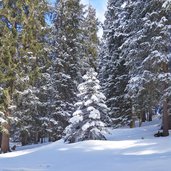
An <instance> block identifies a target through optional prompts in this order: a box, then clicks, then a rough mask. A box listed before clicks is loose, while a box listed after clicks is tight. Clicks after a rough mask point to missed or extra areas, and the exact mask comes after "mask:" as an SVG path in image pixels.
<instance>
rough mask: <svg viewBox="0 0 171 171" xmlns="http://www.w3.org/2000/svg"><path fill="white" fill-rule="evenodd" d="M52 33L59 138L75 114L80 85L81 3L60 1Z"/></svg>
mask: <svg viewBox="0 0 171 171" xmlns="http://www.w3.org/2000/svg"><path fill="white" fill-rule="evenodd" d="M55 13H56V15H55V18H54V22H53V24H54V27H53V30H52V34H53V35H54V36H53V40H52V46H53V47H54V48H53V53H52V63H53V64H52V67H53V68H52V70H53V71H52V76H51V78H52V85H53V90H54V93H53V105H54V106H55V107H54V109H53V112H52V115H53V118H54V120H55V121H56V122H58V124H59V125H57V126H58V128H60V129H59V136H61V135H62V132H63V130H64V128H65V127H66V126H67V124H68V119H69V117H70V115H71V113H72V111H73V110H74V106H73V104H74V102H75V101H76V99H77V97H76V91H77V89H76V88H77V85H78V82H80V81H81V70H82V67H81V60H82V57H83V55H82V49H83V48H82V47H83V43H82V41H83V40H82V39H83V38H82V36H83V30H82V25H83V19H84V12H83V5H82V4H81V3H80V0H65V1H64V0H59V1H57V3H56V7H55Z"/></svg>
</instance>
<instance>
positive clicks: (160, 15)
mask: <svg viewBox="0 0 171 171" xmlns="http://www.w3.org/2000/svg"><path fill="white" fill-rule="evenodd" d="M100 27H102V29H103V36H102V37H99V36H98V30H99V28H100ZM155 115H159V117H160V118H161V127H160V130H159V132H158V133H157V132H154V134H155V135H156V136H164V137H165V136H168V135H169V129H171V1H170V0H150V1H149V0H108V3H107V10H106V13H105V21H104V23H100V22H99V21H98V19H97V17H96V10H95V9H94V8H93V6H92V5H91V4H89V5H88V6H85V5H83V4H82V3H81V1H80V0H56V2H55V4H51V3H50V2H49V1H46V0H34V1H33V0H0V151H1V153H7V152H9V151H11V147H10V142H20V143H21V145H22V146H25V145H28V144H38V143H44V142H47V141H49V142H55V141H57V140H60V139H64V141H65V142H66V143H74V142H80V141H84V140H106V137H105V132H108V129H109V128H112V129H117V128H120V127H122V126H125V125H126V126H129V127H130V129H131V128H134V127H135V126H136V122H138V126H139V127H141V125H142V123H143V122H145V121H149V122H150V121H152V120H153V116H155Z"/></svg>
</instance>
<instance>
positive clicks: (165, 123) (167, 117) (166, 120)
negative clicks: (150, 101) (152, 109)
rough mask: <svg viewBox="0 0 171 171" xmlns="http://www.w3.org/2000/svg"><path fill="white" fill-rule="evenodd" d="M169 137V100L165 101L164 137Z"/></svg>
mask: <svg viewBox="0 0 171 171" xmlns="http://www.w3.org/2000/svg"><path fill="white" fill-rule="evenodd" d="M168 135H169V115H168V110H167V100H166V99H164V101H163V136H168Z"/></svg>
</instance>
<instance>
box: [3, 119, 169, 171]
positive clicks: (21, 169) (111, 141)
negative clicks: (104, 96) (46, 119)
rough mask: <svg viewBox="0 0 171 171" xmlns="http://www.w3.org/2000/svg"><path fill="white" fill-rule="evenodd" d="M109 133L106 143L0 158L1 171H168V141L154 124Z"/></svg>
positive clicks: (50, 148) (42, 149)
mask: <svg viewBox="0 0 171 171" xmlns="http://www.w3.org/2000/svg"><path fill="white" fill-rule="evenodd" d="M152 123H153V124H152V125H149V126H148V125H147V124H146V125H144V126H143V127H141V128H135V129H129V128H122V129H116V130H113V131H112V134H111V135H109V136H108V141H84V142H79V143H75V144H64V143H63V142H62V141H58V142H55V143H51V144H48V145H44V146H41V147H36V148H31V149H25V150H19V151H16V152H11V153H7V154H1V155H0V171H169V170H170V163H171V137H165V138H164V137H160V138H155V137H154V136H153V134H154V133H155V132H157V130H158V129H159V127H160V126H159V124H157V122H156V123H155V122H152Z"/></svg>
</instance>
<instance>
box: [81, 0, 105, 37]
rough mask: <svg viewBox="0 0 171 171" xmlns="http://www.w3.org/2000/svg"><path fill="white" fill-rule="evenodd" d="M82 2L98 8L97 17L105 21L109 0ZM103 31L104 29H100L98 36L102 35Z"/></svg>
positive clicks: (85, 0) (83, 0)
mask: <svg viewBox="0 0 171 171" xmlns="http://www.w3.org/2000/svg"><path fill="white" fill-rule="evenodd" d="M81 1H82V3H84V4H89V2H90V4H91V5H92V6H93V7H94V8H95V9H96V14H97V18H98V19H99V21H101V22H102V23H103V21H104V19H105V17H104V13H105V11H106V8H107V1H108V0H81ZM102 34H103V31H102V29H100V30H99V32H98V36H99V37H102Z"/></svg>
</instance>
